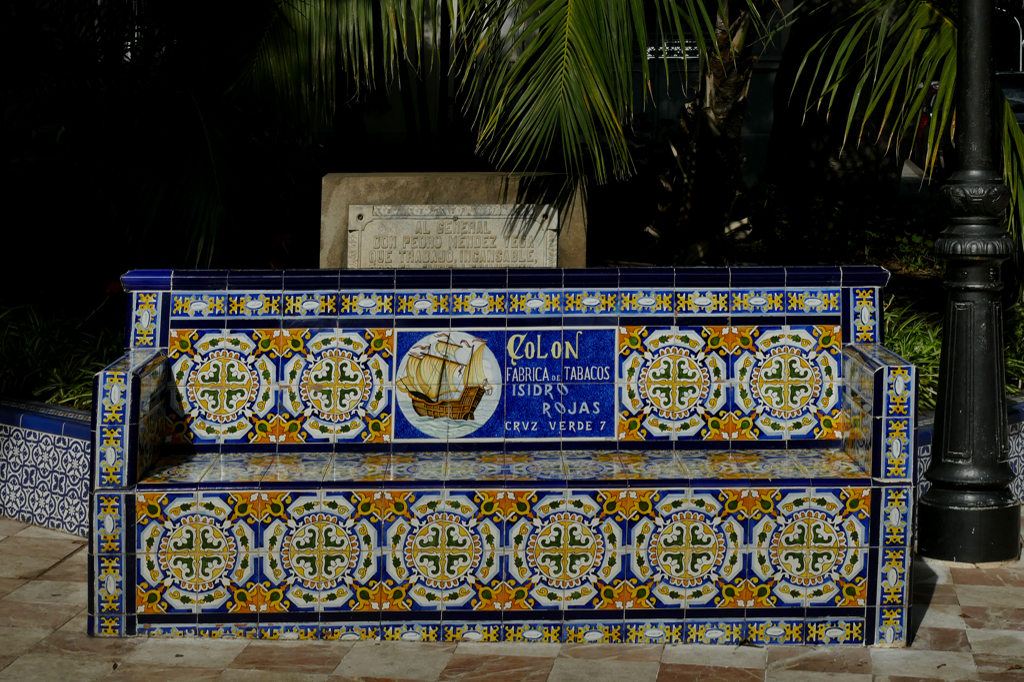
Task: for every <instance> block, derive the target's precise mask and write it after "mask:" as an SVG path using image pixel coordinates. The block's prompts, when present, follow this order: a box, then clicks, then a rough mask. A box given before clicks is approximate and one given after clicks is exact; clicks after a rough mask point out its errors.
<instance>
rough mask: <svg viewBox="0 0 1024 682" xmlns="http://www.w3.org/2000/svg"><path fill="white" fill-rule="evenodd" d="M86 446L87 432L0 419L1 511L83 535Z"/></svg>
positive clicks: (86, 531)
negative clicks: (67, 432)
mask: <svg viewBox="0 0 1024 682" xmlns="http://www.w3.org/2000/svg"><path fill="white" fill-rule="evenodd" d="M37 409H38V408H37ZM54 421H56V420H54ZM55 425H56V426H57V428H58V430H61V429H60V427H61V426H62V425H61V424H60V423H59V422H57V423H56V424H55ZM86 428H87V427H86ZM83 430H85V429H83ZM83 435H85V434H83ZM91 449H92V448H91V447H90V446H89V441H88V439H87V437H86V438H72V437H70V436H60V435H56V434H53V433H45V432H42V431H37V430H34V429H27V428H22V427H19V426H10V425H7V424H0V516H4V517H7V518H11V519H17V520H19V521H23V522H25V523H31V524H34V525H37V526H43V527H44V528H52V529H54V530H59V531H63V532H65V533H72V534H74V535H79V536H88V534H89V504H88V499H89V456H90V450H91Z"/></svg>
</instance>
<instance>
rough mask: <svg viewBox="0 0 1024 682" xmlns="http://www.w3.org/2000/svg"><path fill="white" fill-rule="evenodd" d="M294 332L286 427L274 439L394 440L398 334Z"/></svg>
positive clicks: (285, 393) (287, 361)
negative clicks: (393, 384)
mask: <svg viewBox="0 0 1024 682" xmlns="http://www.w3.org/2000/svg"><path fill="white" fill-rule="evenodd" d="M292 331H293V334H294V336H293V337H292V338H291V339H290V343H289V345H288V347H287V348H288V351H287V352H282V353H281V355H282V356H283V359H282V363H283V364H282V373H281V381H282V391H281V404H282V409H281V416H282V420H281V421H282V423H281V425H280V429H279V430H278V431H277V437H276V438H275V439H274V440H276V441H277V442H341V441H355V442H362V443H386V442H389V441H390V440H391V437H392V436H391V431H392V429H391V415H390V406H391V366H392V360H391V358H392V355H393V349H394V334H393V331H392V330H391V329H351V330H348V329H343V330H312V329H311V330H308V331H307V332H305V333H304V334H303V333H301V330H292ZM295 332H299V333H298V334H295ZM299 344H301V347H297V346H298V345H299Z"/></svg>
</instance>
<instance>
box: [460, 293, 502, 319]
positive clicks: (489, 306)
mask: <svg viewBox="0 0 1024 682" xmlns="http://www.w3.org/2000/svg"><path fill="white" fill-rule="evenodd" d="M451 299H452V310H451V313H452V317H488V316H492V315H493V316H501V315H504V314H505V313H506V312H507V309H506V304H505V299H506V295H505V293H504V292H488V291H453V292H452V294H451Z"/></svg>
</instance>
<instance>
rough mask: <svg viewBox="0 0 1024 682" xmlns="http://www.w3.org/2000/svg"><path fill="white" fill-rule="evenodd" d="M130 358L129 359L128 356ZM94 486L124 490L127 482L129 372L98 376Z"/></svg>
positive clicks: (108, 372)
mask: <svg viewBox="0 0 1024 682" xmlns="http://www.w3.org/2000/svg"><path fill="white" fill-rule="evenodd" d="M126 357H127V356H126ZM96 381H97V386H96V393H97V397H98V400H97V401H96V402H97V407H96V410H97V418H96V436H95V438H96V443H95V446H94V447H95V450H94V452H95V453H96V456H95V461H96V464H97V466H96V472H95V476H96V478H95V480H94V482H95V487H96V488H97V489H103V488H107V489H109V488H124V487H125V486H127V485H128V484H129V480H128V429H129V417H130V415H129V409H128V407H129V404H130V403H129V395H128V394H129V390H128V388H129V384H130V374H129V373H128V372H127V371H113V370H111V369H109V368H108V369H107V370H104V371H103V372H100V374H99V375H97V379H96Z"/></svg>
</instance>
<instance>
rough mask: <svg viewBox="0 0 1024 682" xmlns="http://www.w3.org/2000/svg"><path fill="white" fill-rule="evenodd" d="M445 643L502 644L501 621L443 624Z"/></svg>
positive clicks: (442, 630) (451, 622)
mask: <svg viewBox="0 0 1024 682" xmlns="http://www.w3.org/2000/svg"><path fill="white" fill-rule="evenodd" d="M441 633H442V635H441V638H442V640H443V641H445V642H500V641H501V621H500V620H497V621H468V622H459V621H449V620H447V619H445V620H444V621H443V622H442V623H441Z"/></svg>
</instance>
